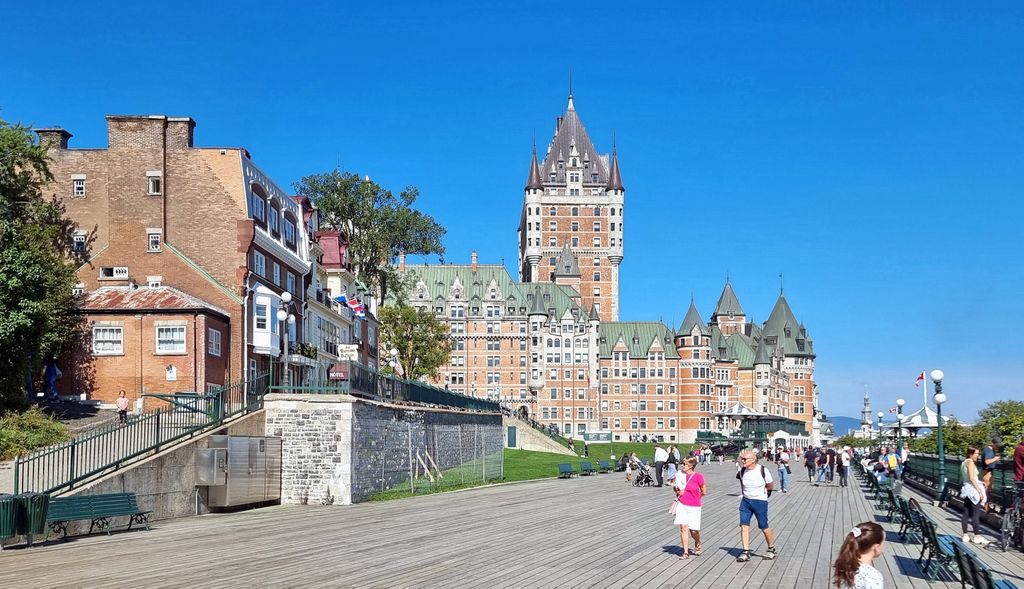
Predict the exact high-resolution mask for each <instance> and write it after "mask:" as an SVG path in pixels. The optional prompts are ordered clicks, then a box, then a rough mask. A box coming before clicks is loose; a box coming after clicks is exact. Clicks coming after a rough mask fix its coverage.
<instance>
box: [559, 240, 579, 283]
mask: <svg viewBox="0 0 1024 589" xmlns="http://www.w3.org/2000/svg"><path fill="white" fill-rule="evenodd" d="M553 274H554V275H555V276H566V277H578V276H580V275H581V274H580V263H579V260H577V259H576V254H574V253H572V248H570V247H569V244H568V243H567V244H565V247H563V248H562V253H560V254H559V255H558V262H557V263H556V264H555V271H554V272H553Z"/></svg>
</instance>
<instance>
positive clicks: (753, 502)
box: [740, 497, 768, 530]
mask: <svg viewBox="0 0 1024 589" xmlns="http://www.w3.org/2000/svg"><path fill="white" fill-rule="evenodd" d="M751 516H754V517H757V527H758V528H760V529H762V530H763V529H765V528H767V527H768V502H767V501H765V500H764V499H747V498H746V497H743V498H742V499H740V525H741V526H749V525H750V518H751Z"/></svg>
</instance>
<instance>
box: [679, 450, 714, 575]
mask: <svg viewBox="0 0 1024 589" xmlns="http://www.w3.org/2000/svg"><path fill="white" fill-rule="evenodd" d="M682 469H683V470H682V472H680V473H678V474H677V475H676V482H675V485H674V488H675V491H676V501H677V502H678V505H676V506H675V507H676V519H675V522H674V523H675V525H677V526H679V543H680V544H681V545H682V547H683V551H682V553H680V555H679V558H689V557H690V554H691V552H690V538H689V536H691V535H692V536H693V552H692V554H693V555H694V556H700V550H701V546H700V507H701V499H700V498H701V497H703V496H704V495H707V494H708V488H707V485H706V484H704V475H702V474H700V473H699V472H697V459H696V458H694V457H690V458H687V459H686V460H684V461H683V463H682Z"/></svg>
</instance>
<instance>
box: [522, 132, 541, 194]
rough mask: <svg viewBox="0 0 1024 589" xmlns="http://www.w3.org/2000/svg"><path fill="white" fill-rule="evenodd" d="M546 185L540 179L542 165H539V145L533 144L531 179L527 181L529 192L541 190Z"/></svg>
mask: <svg viewBox="0 0 1024 589" xmlns="http://www.w3.org/2000/svg"><path fill="white" fill-rule="evenodd" d="M541 188H544V184H543V183H542V182H541V179H540V165H538V164H537V143H536V142H534V144H533V161H531V162H530V177H529V178H527V180H526V189H527V190H540V189H541Z"/></svg>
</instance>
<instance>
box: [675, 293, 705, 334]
mask: <svg viewBox="0 0 1024 589" xmlns="http://www.w3.org/2000/svg"><path fill="white" fill-rule="evenodd" d="M694 325H697V326H699V327H700V334H701V335H711V331H710V330H709V329H708V326H707V325H705V324H704V321H703V320H702V319H701V318H700V313H698V312H697V306H696V305H694V304H693V301H690V308H689V309H687V311H686V317H683V322H682V323H681V324H679V332H678V333H679V335H690V332H691V331H693V326H694Z"/></svg>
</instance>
